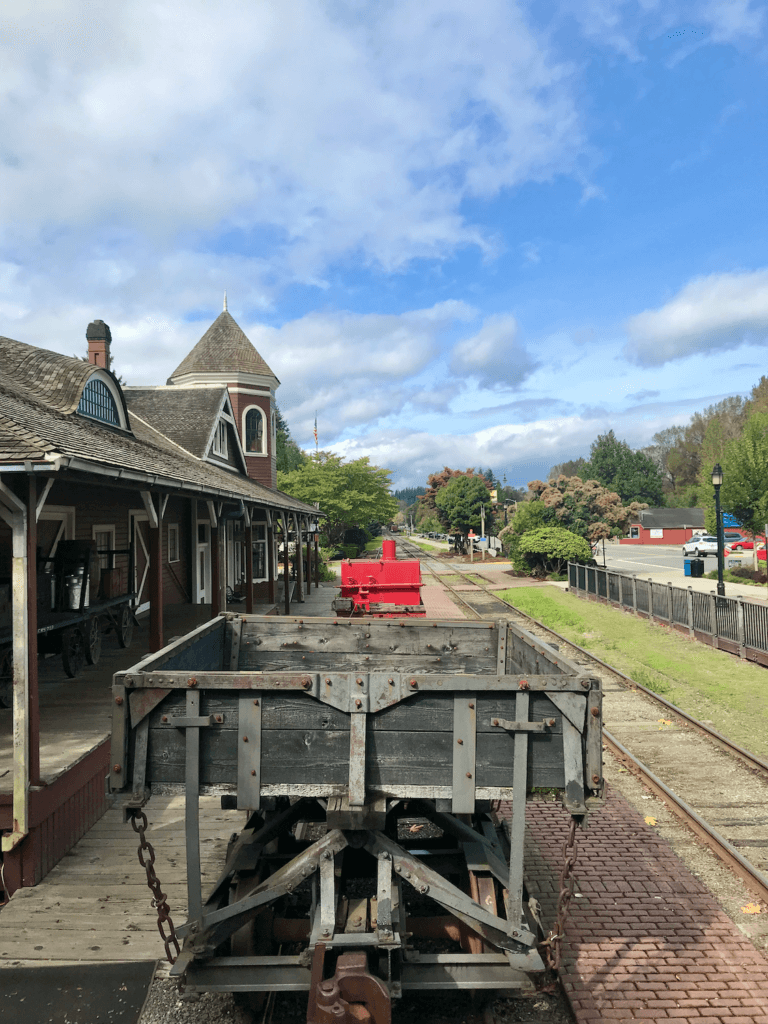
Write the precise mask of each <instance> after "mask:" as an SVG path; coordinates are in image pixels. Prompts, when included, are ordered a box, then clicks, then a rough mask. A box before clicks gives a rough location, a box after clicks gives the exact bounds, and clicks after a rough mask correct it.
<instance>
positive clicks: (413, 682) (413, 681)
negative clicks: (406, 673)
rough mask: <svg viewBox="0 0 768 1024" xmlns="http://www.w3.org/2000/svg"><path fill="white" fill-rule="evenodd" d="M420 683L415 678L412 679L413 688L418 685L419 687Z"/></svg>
mask: <svg viewBox="0 0 768 1024" xmlns="http://www.w3.org/2000/svg"><path fill="white" fill-rule="evenodd" d="M418 685H419V684H418V683H417V682H416V680H415V679H412V680H411V686H412V687H413V689H414V690H415V689H416V687H417V686H418Z"/></svg>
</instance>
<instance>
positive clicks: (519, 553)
mask: <svg viewBox="0 0 768 1024" xmlns="http://www.w3.org/2000/svg"><path fill="white" fill-rule="evenodd" d="M516 548H517V550H516V552H515V553H514V556H513V557H514V565H515V568H516V569H519V570H521V571H523V572H528V573H535V574H540V575H543V574H546V573H564V572H565V571H566V569H567V566H568V562H589V561H591V560H592V549H591V548H590V546H589V542H588V541H586V540H584V538H583V537H579V536H578V535H577V534H575V533H571V532H570V530H564V529H563V528H562V527H561V526H543V527H540V528H539V529H537V530H528V532H527V533H525V534H523V536H522V537H520V538H519V540H518V542H517V545H516Z"/></svg>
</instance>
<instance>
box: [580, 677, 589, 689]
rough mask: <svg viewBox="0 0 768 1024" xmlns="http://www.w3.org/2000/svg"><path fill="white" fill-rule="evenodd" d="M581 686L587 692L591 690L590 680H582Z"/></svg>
mask: <svg viewBox="0 0 768 1024" xmlns="http://www.w3.org/2000/svg"><path fill="white" fill-rule="evenodd" d="M581 685H582V686H583V687H584V689H585V690H588V689H589V680H588V679H582V680H581Z"/></svg>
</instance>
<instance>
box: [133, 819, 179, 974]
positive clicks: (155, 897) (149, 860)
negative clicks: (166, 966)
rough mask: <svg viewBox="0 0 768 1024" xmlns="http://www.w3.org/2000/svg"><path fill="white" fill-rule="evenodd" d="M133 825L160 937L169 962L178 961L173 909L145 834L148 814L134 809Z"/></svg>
mask: <svg viewBox="0 0 768 1024" xmlns="http://www.w3.org/2000/svg"><path fill="white" fill-rule="evenodd" d="M131 826H132V828H133V831H134V832H135V833H136V834H137V835H138V837H139V864H141V866H142V867H143V868H144V870H145V871H146V872H147V885H148V886H149V888H150V890H151V891H152V906H153V907H155V908H156V909H157V930H158V931H159V932H160V938H161V939H162V940H163V943H164V945H165V955H166V957H167V958H168V963H170V964H173V963H175V962H176V957H177V956H178V955H179V953H180V952H181V950H180V948H179V940H178V939H177V938H176V929H175V928H174V927H173V921H172V920H171V911H170V908H169V907H168V904H167V902H166V896H165V893H164V892H163V890H162V889H161V888H160V882H159V880H158V877H157V875H156V874H155V851H154V848H153V846H152V843H150V842H149V841H148V840H147V837H146V836H145V834H144V831H145V829H146V827H147V816H146V814H145V813H144V812H143V811H139V810H134V811H133V812H132V815H131ZM145 852H146V855H147V856H146V859H145V856H144V855H145ZM166 922H167V923H168V934H167V935H166V933H165V924H166ZM171 946H174V947H175V949H176V953H175V954H174V953H173V952H172V951H171Z"/></svg>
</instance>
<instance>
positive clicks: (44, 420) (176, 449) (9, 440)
mask: <svg viewBox="0 0 768 1024" xmlns="http://www.w3.org/2000/svg"><path fill="white" fill-rule="evenodd" d="M5 354H8V356H9V358H8V360H5V359H4V358H2V357H3V356H4V355H5ZM48 357H51V358H50V359H49V358H48ZM34 366H39V367H42V376H43V377H45V378H46V380H45V381H44V382H43V383H42V384H41V385H40V386H39V387H38V388H37V389H35V387H34V373H33V367H34ZM19 367H21V368H22V370H21V373H20V378H21V380H20V381H18V380H17V378H16V374H17V372H18V368H19ZM96 369H97V368H96V367H94V366H91V365H90V364H88V363H83V362H82V361H81V360H79V359H76V358H73V357H70V356H60V355H57V354H56V353H52V352H48V351H47V350H46V349H38V348H35V347H33V346H32V345H25V344H24V343H23V342H20V341H12V340H11V339H8V338H2V339H0V471H1V470H2V467H3V464H6V465H7V464H9V463H17V464H18V463H20V462H25V461H33V462H43V461H46V462H49V463H51V467H52V468H54V467H55V465H56V462H57V460H60V462H61V463H63V464H64V465H66V464H69V465H71V466H73V467H74V468H77V469H79V470H80V471H85V472H88V471H91V472H102V473H107V474H108V475H110V476H124V477H125V478H126V479H132V480H137V481H139V480H147V481H148V482H153V483H160V484H163V485H165V486H167V487H169V488H171V489H175V488H178V489H179V490H187V491H192V492H193V493H197V494H199V495H201V496H205V495H210V496H214V495H217V496H220V497H228V498H233V499H236V500H237V499H241V500H243V501H249V502H253V503H257V504H260V505H267V506H270V507H273V508H282V509H295V510H296V511H300V512H310V513H312V514H316V512H315V509H313V508H312V506H311V505H307V504H306V503H304V502H302V501H299V500H298V499H296V498H291V497H290V496H289V495H287V494H283V493H282V491H278V490H274V489H273V488H271V487H265V486H264V485H262V484H258V483H256V482H255V481H253V480H250V479H249V478H248V477H246V476H244V475H242V476H241V475H239V474H236V473H232V472H230V471H228V470H226V469H223V468H222V469H219V467H218V466H215V465H213V464H212V463H210V462H204V461H203V460H202V459H198V458H196V457H195V456H194V455H192V454H190V453H189V452H188V451H186V450H185V449H184V448H183V447H180V446H179V445H178V444H177V443H175V442H174V441H173V440H172V439H171V438H170V437H167V436H164V435H163V433H161V432H160V430H158V429H156V428H155V427H154V426H152V425H151V424H149V423H146V422H144V421H143V419H142V418H140V416H139V414H138V412H137V413H136V414H135V415H133V416H132V417H131V427H132V433H128V432H126V431H123V430H115V429H112V428H110V427H109V426H107V425H105V424H102V423H99V422H98V421H97V420H92V419H88V418H86V417H84V416H79V415H76V414H75V415H73V411H74V409H76V408H77V405H78V404H79V400H80V393H81V392H82V388H83V387H84V385H85V382H86V380H87V379H88V377H89V376H90V375H91V373H92V372H94V371H95V370H96ZM83 371H86V372H85V373H83ZM56 380H58V381H59V382H60V383H61V385H62V386H61V387H58V388H57V387H56V386H55V385H56ZM78 380H79V381H80V382H81V383H80V385H79V387H80V390H79V391H77V390H76V386H77V382H78ZM35 390H36V391H37V393H36V394H35V393H34V392H35ZM174 390H175V389H174ZM190 390H192V389H190ZM194 390H195V391H196V390H197V389H194ZM201 390H202V391H207V390H208V389H201ZM215 390H217V391H218V394H219V396H221V392H222V390H223V389H215ZM186 393H187V389H182V388H179V389H178V392H176V394H177V396H180V395H183V394H186ZM51 395H53V396H54V400H55V402H56V404H54V401H53V400H51V397H49V396H51ZM56 405H58V406H60V407H63V408H64V409H67V410H68V412H64V411H62V410H61V408H57V407H56Z"/></svg>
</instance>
